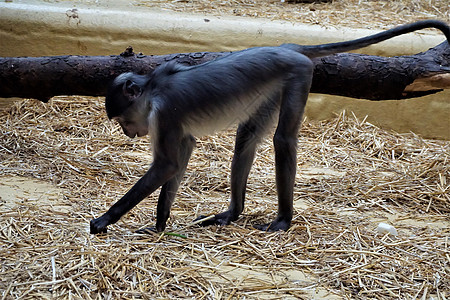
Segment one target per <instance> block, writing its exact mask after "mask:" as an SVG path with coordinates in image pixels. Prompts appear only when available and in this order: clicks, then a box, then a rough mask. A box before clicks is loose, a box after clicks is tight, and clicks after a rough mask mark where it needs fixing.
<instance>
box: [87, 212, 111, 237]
mask: <svg viewBox="0 0 450 300" xmlns="http://www.w3.org/2000/svg"><path fill="white" fill-rule="evenodd" d="M109 224H110V222H109V218H108V216H105V215H103V216H101V217H100V218H97V219H92V220H91V223H90V227H91V234H98V233H106V231H107V228H106V226H108V225H109Z"/></svg>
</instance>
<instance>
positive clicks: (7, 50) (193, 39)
mask: <svg viewBox="0 0 450 300" xmlns="http://www.w3.org/2000/svg"><path fill="white" fill-rule="evenodd" d="M129 3H131V1H117V0H116V1H101V0H99V1H87V0H86V1H82V0H79V1H63V2H55V3H50V2H48V1H37V0H33V1H26V0H25V1H19V0H16V1H14V2H0V56H44V55H64V54H73V55H109V54H119V53H120V52H122V51H123V50H124V49H125V48H126V47H127V46H129V45H132V46H133V48H134V49H135V52H143V53H144V54H168V53H179V52H195V51H229V50H238V49H243V48H247V47H252V46H264V45H279V44H281V43H284V42H295V43H301V44H318V43H324V42H332V41H341V40H345V39H350V38H356V37H360V36H365V35H368V34H371V33H374V32H373V31H369V30H354V29H345V28H344V29H334V28H327V29H325V28H321V27H320V26H306V25H302V24H293V23H289V22H281V21H280V22H278V21H268V20H261V19H246V18H238V17H235V18H233V17H220V18H219V17H213V16H204V15H185V14H175V13H170V12H163V11H154V10H151V9H149V8H145V7H133V6H131V5H130V4H129ZM205 19H207V20H205ZM443 40H444V38H443V36H442V35H440V34H437V33H429V32H427V34H423V33H422V34H409V35H407V36H402V37H398V38H395V39H392V40H390V41H388V42H384V43H381V44H379V45H374V46H371V47H368V48H366V49H363V50H361V51H360V52H364V53H367V54H374V55H402V54H414V53H417V52H420V51H424V50H426V49H428V48H430V47H433V46H435V45H437V44H439V43H440V42H442V41H443ZM449 96H450V92H446V93H440V94H437V95H434V96H427V97H422V98H419V99H411V100H403V101H382V102H372V101H364V100H354V99H348V98H343V97H336V96H326V95H312V96H311V98H310V101H309V103H308V107H307V116H308V118H310V119H327V118H330V117H332V116H333V115H334V114H335V113H337V112H339V111H341V110H342V109H346V110H347V111H354V112H355V114H356V115H357V116H359V117H361V118H363V117H364V116H366V115H368V116H369V120H370V121H371V122H372V123H374V124H377V125H380V126H382V127H384V128H392V129H394V130H396V131H399V132H409V131H413V132H415V133H417V134H420V135H422V136H424V137H428V138H441V139H450V102H449V99H450V97H449Z"/></svg>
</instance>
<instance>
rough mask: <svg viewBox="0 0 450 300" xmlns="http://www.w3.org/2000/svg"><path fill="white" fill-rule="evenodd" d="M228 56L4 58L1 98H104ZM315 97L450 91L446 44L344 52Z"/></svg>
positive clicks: (320, 76)
mask: <svg viewBox="0 0 450 300" xmlns="http://www.w3.org/2000/svg"><path fill="white" fill-rule="evenodd" d="M226 54H228V52H227V53H223V52H215V53H214V52H202V53H185V54H170V55H163V56H144V55H142V54H137V55H136V54H134V53H133V51H132V49H131V48H129V49H127V50H126V51H125V52H124V53H122V54H120V55H117V56H52V57H15V58H14V57H3V58H0V97H5V98H7V97H19V98H35V99H39V100H41V101H47V100H48V99H50V98H51V97H53V96H58V95H86V96H104V95H105V93H106V87H107V84H108V83H109V82H110V80H111V79H112V78H114V77H115V76H117V75H118V74H120V73H123V72H130V71H133V72H136V73H141V74H142V73H149V72H151V71H152V70H153V69H154V68H155V67H157V66H158V65H160V64H162V63H164V62H166V61H170V60H176V61H177V62H179V63H183V64H186V65H197V64H201V63H204V62H206V61H209V60H213V59H216V58H219V57H221V56H224V55H226ZM313 61H314V64H315V70H314V79H313V84H312V87H311V92H314V93H322V94H332V95H341V96H346V97H352V98H360V99H369V100H389V99H405V98H413V97H418V96H423V95H427V94H433V93H436V92H439V91H442V90H443V89H448V88H450V46H449V44H448V43H447V42H443V43H442V44H440V45H438V46H436V47H435V48H432V49H430V50H428V51H426V52H423V53H419V54H416V55H411V56H400V57H391V58H389V57H379V56H369V55H361V54H353V53H342V54H336V55H331V56H327V57H322V58H317V59H314V60H313Z"/></svg>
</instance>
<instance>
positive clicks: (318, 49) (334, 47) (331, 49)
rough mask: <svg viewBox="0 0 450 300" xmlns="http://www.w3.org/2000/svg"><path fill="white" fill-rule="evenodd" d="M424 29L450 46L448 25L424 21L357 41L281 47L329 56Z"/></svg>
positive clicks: (313, 55) (317, 55)
mask: <svg viewBox="0 0 450 300" xmlns="http://www.w3.org/2000/svg"><path fill="white" fill-rule="evenodd" d="M424 28H436V29H439V30H440V31H442V33H444V35H445V37H446V38H447V42H448V43H449V44H450V27H449V26H448V25H447V23H445V22H442V21H438V20H424V21H418V22H415V23H410V24H405V25H401V26H398V27H395V28H392V29H389V30H386V31H383V32H380V33H377V34H374V35H369V36H366V37H363V38H359V39H356V40H351V41H346V42H339V43H330V44H323V45H312V46H302V45H297V44H283V45H281V47H286V48H289V49H292V50H294V51H296V52H300V53H302V54H304V55H306V56H308V57H310V58H314V57H320V56H327V55H331V54H335V53H339V52H347V51H351V50H356V49H360V48H363V47H366V46H369V45H372V44H376V43H379V42H382V41H385V40H387V39H390V38H393V37H395V36H399V35H402V34H405V33H410V32H413V31H416V30H420V29H424Z"/></svg>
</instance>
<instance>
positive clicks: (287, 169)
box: [255, 57, 313, 231]
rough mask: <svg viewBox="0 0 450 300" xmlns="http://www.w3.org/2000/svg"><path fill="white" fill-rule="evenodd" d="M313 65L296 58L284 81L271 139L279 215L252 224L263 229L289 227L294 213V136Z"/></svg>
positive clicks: (310, 79)
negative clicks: (273, 151) (276, 121)
mask: <svg viewBox="0 0 450 300" xmlns="http://www.w3.org/2000/svg"><path fill="white" fill-rule="evenodd" d="M312 73H313V64H312V62H311V61H310V60H309V59H306V57H299V59H298V62H297V63H296V64H295V67H293V68H292V70H291V73H290V75H288V76H289V77H288V79H287V80H286V83H285V86H284V89H283V97H282V102H281V107H280V117H279V120H278V127H277V130H276V132H275V135H274V138H273V141H274V148H275V169H276V183H277V192H278V215H277V217H276V219H275V220H274V221H272V222H271V223H268V224H263V225H255V228H257V229H260V230H264V231H278V230H287V229H289V227H290V225H291V221H292V216H293V190H294V181H295V173H296V168H297V136H298V131H299V128H300V124H301V121H302V118H303V111H304V107H305V105H306V100H307V99H308V93H309V89H310V86H311V81H312Z"/></svg>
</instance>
